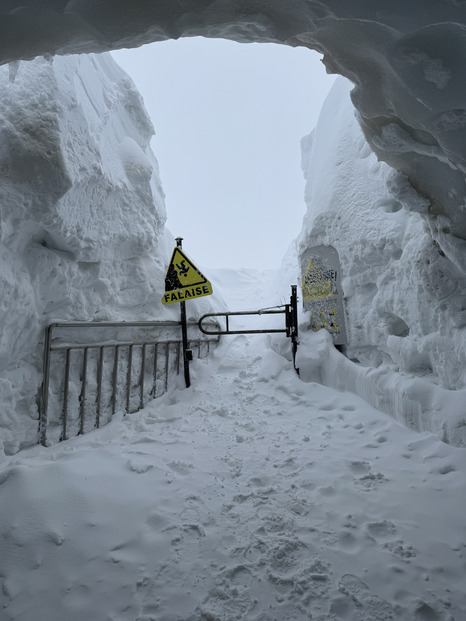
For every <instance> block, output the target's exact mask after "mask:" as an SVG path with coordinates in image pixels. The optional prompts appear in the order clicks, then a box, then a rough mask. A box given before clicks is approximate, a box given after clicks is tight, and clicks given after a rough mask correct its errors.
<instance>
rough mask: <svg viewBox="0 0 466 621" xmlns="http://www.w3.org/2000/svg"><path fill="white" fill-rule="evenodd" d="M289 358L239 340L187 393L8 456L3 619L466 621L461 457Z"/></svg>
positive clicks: (0, 576)
mask: <svg viewBox="0 0 466 621" xmlns="http://www.w3.org/2000/svg"><path fill="white" fill-rule="evenodd" d="M217 276H218V278H217ZM217 276H215V275H214V277H215V278H217V280H218V281H221V282H223V285H224V286H225V296H226V297H227V301H230V302H231V304H232V305H234V306H235V307H236V304H237V303H238V301H239V300H241V299H245V300H246V299H252V298H255V303H257V305H259V306H266V305H268V304H271V303H274V302H275V301H276V285H275V283H274V284H273V289H274V291H273V294H272V295H269V296H268V297H266V296H265V292H266V290H267V286H266V285H268V283H269V279H268V278H267V277H266V275H265V274H264V273H262V274H253V273H251V274H248V273H246V272H245V271H242V272H239V273H234V272H233V273H232V272H228V271H222V272H221V273H220V274H219V275H217ZM269 276H270V275H269ZM318 340H319V335H310V336H309V345H310V346H312V345H315V346H317V345H318ZM280 352H281V353H280ZM288 358H289V343H288V342H287V340H286V339H285V337H281V336H280V337H279V336H277V337H274V338H273V339H271V338H270V337H264V336H257V337H251V338H246V337H244V336H238V337H229V338H228V337H225V338H224V339H223V342H222V344H221V345H220V346H219V347H218V349H217V350H216V351H215V353H214V354H213V355H212V357H211V358H210V360H208V361H200V362H196V363H195V364H193V365H192V376H193V385H192V387H191V388H190V389H189V390H186V389H182V388H181V387H179V388H173V389H172V390H171V392H169V393H168V394H166V395H165V396H163V397H162V398H160V399H158V400H156V401H154V402H153V403H152V404H151V405H150V406H149V407H147V408H146V409H145V410H143V411H141V412H139V413H137V414H133V415H130V416H128V417H126V418H124V419H121V418H120V419H118V420H114V421H113V422H111V423H110V424H109V425H108V426H106V427H105V428H103V429H101V430H99V431H95V432H92V433H90V434H88V435H86V436H82V437H80V438H74V439H72V440H69V441H68V442H66V443H63V444H61V445H56V446H54V447H51V448H49V449H44V448H42V447H33V448H30V449H27V450H25V451H23V452H21V453H18V454H17V455H14V456H12V457H9V458H5V459H4V461H3V463H2V464H1V465H0V501H1V505H2V511H1V513H0V540H1V541H2V553H1V555H0V581H1V595H0V602H1V604H0V618H1V619H2V621H10V620H11V621H13V620H14V621H37V620H38V619H40V620H44V621H45V620H46V621H82V619H92V620H93V621H94V620H95V621H103V620H105V619H118V621H136V620H138V621H149V620H156V621H195V620H196V621H202V620H204V621H207V620H210V621H233V620H238V621H240V620H243V621H254V620H256V621H259V620H260V621H274V620H276V621H284V620H287V621H292V620H296V621H301V620H304V619H313V620H318V621H337V620H346V621H389V620H393V621H394V620H396V621H462V620H463V619H465V618H466V593H465V589H464V575H465V570H466V543H465V542H466V527H465V521H464V498H465V494H466V478H465V469H466V452H465V451H464V450H461V449H458V448H454V447H452V446H448V445H446V444H444V443H442V442H440V441H439V440H438V439H437V438H436V437H434V436H432V435H431V434H429V433H421V434H418V433H415V432H414V431H412V430H409V429H406V428H404V427H402V426H400V425H399V424H397V423H396V422H395V421H394V420H393V419H392V418H390V417H388V416H386V415H385V414H383V413H381V412H379V411H377V410H376V409H374V408H372V407H371V406H369V405H367V404H366V403H365V402H363V401H362V400H361V399H360V398H358V397H356V396H354V395H351V394H348V393H344V392H339V391H337V390H335V389H332V388H325V387H323V386H321V385H319V384H318V383H315V382H314V381H312V376H313V369H312V364H311V363H308V362H306V358H305V357H302V358H301V359H300V364H301V372H302V375H303V377H305V379H306V380H307V381H306V382H303V381H301V380H300V379H298V377H297V376H296V374H295V372H294V371H293V369H292V367H291V363H290V361H289V359H288Z"/></svg>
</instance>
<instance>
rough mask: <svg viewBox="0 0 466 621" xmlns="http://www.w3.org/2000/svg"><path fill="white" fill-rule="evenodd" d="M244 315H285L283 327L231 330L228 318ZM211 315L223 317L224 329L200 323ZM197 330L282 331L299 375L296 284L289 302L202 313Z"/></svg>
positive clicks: (241, 332)
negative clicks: (268, 306)
mask: <svg viewBox="0 0 466 621" xmlns="http://www.w3.org/2000/svg"><path fill="white" fill-rule="evenodd" d="M246 315H285V328H284V329H283V328H278V329H277V328H269V329H256V330H231V329H230V322H229V318H230V317H233V316H246ZM213 317H224V318H225V329H224V330H209V329H207V328H205V327H204V326H203V325H202V324H203V322H204V321H205V320H207V319H210V318H213ZM198 326H199V330H200V331H201V332H203V333H204V334H208V335H217V336H220V335H223V334H271V333H284V334H286V336H287V337H289V338H291V353H292V358H293V368H294V369H295V371H296V373H297V374H298V375H299V369H298V368H296V353H297V351H298V344H299V341H298V294H297V285H291V296H290V303H289V304H282V305H280V306H274V307H273V308H263V309H260V310H257V311H231V312H230V311H226V312H223V313H207V314H206V315H202V317H201V318H200V319H199V322H198Z"/></svg>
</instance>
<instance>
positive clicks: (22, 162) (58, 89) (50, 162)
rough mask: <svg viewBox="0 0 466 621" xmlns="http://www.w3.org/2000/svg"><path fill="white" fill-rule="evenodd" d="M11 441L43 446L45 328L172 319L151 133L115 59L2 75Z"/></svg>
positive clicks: (0, 176) (4, 397)
mask: <svg viewBox="0 0 466 621" xmlns="http://www.w3.org/2000/svg"><path fill="white" fill-rule="evenodd" d="M0 84H1V86H0V88H1V92H2V96H1V98H0V213H1V218H0V241H1V245H0V289H1V292H2V295H1V304H0V325H1V326H2V330H1V332H0V351H1V352H2V356H1V360H0V363H1V364H0V403H1V406H0V438H1V440H2V441H3V443H4V447H5V451H6V452H7V453H12V452H15V451H16V450H18V449H19V448H21V447H22V446H27V445H30V444H32V443H34V442H37V428H38V420H37V419H38V407H37V398H38V394H39V388H40V384H41V381H42V376H41V371H42V343H43V334H44V328H45V326H46V325H47V324H48V323H51V322H53V321H64V320H74V321H88V320H105V319H110V320H120V321H121V320H130V319H133V320H135V319H138V320H142V319H151V320H153V319H161V318H173V319H177V317H175V316H174V315H173V313H174V311H173V309H165V307H163V306H162V304H161V301H160V297H161V293H160V292H161V291H162V290H163V288H164V286H163V279H164V275H165V271H166V261H167V256H168V255H169V253H170V252H171V248H172V247H173V245H174V243H173V238H171V237H170V235H169V234H168V233H167V232H166V230H165V229H164V222H165V218H166V216H165V207H164V195H163V192H162V189H161V184H160V179H159V174H158V166H157V161H156V159H155V157H154V155H153V153H152V152H151V149H150V146H149V142H150V139H151V136H152V134H153V131H154V130H153V127H152V124H151V122H150V120H149V118H148V117H147V114H146V112H145V110H144V107H143V105H142V101H141V98H140V96H139V94H138V92H137V91H136V89H135V87H134V85H133V83H132V82H131V80H130V79H129V78H128V76H127V75H126V74H125V73H124V72H123V71H122V70H121V69H120V68H119V67H118V65H117V64H116V63H115V62H114V61H113V59H112V58H111V56H110V55H109V54H103V55H95V56H94V55H89V56H87V55H81V56H67V57H54V58H50V59H49V60H45V59H44V58H37V59H36V60H34V61H30V62H23V63H21V66H20V67H19V69H18V71H17V72H16V73H15V72H14V71H13V72H11V71H9V70H8V67H7V66H4V67H1V68H0Z"/></svg>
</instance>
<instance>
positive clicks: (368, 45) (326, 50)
mask: <svg viewBox="0 0 466 621" xmlns="http://www.w3.org/2000/svg"><path fill="white" fill-rule="evenodd" d="M189 36H204V37H217V38H226V39H232V40H235V41H238V42H242V43H250V42H273V43H279V44H285V45H290V46H294V47H297V46H304V47H307V48H310V49H314V50H317V51H319V52H320V53H322V54H323V57H324V58H323V61H324V64H325V65H326V68H327V71H329V72H331V73H339V74H341V75H343V76H345V77H347V78H349V79H350V80H351V81H352V82H353V83H354V84H355V88H354V90H353V92H352V100H353V103H354V106H355V108H356V111H357V115H358V118H359V121H360V124H361V127H362V129H363V131H364V133H365V135H366V138H367V140H368V142H369V143H370V144H371V146H372V148H373V149H374V151H375V152H376V153H377V154H378V156H379V157H380V159H382V160H384V161H386V162H387V163H388V164H390V165H391V166H393V167H394V168H395V169H397V170H399V171H401V172H403V173H404V174H406V176H407V177H408V179H409V181H410V182H411V184H412V185H413V186H414V188H415V189H416V190H417V191H418V192H419V193H420V194H421V195H422V196H424V197H425V198H426V199H427V200H426V201H425V203H426V205H427V210H428V211H429V212H430V214H431V215H433V216H434V218H432V220H431V221H432V222H435V223H437V224H438V225H440V226H441V227H442V228H443V229H444V230H445V231H447V230H451V232H452V233H454V234H455V235H457V236H459V237H462V238H464V239H466V218H465V213H466V208H465V205H466V184H465V170H466V88H465V86H464V64H465V63H464V59H465V58H466V2H465V0H411V1H410V2H406V0H391V2H387V1H386V0H371V1H370V2H367V1H363V0H286V1H283V0H282V1H281V0H190V1H189V2H188V1H187V0H136V1H134V2H128V1H127V0H41V2H37V0H6V2H2V3H1V5H0V60H1V62H3V63H5V62H10V61H15V60H20V59H31V58H33V57H35V56H37V55H47V54H51V55H53V54H73V53H89V52H103V51H108V50H112V49H119V48H123V47H137V46H140V45H143V44H145V43H150V42H155V41H162V40H166V39H177V38H179V37H189Z"/></svg>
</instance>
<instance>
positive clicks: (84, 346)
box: [39, 321, 218, 446]
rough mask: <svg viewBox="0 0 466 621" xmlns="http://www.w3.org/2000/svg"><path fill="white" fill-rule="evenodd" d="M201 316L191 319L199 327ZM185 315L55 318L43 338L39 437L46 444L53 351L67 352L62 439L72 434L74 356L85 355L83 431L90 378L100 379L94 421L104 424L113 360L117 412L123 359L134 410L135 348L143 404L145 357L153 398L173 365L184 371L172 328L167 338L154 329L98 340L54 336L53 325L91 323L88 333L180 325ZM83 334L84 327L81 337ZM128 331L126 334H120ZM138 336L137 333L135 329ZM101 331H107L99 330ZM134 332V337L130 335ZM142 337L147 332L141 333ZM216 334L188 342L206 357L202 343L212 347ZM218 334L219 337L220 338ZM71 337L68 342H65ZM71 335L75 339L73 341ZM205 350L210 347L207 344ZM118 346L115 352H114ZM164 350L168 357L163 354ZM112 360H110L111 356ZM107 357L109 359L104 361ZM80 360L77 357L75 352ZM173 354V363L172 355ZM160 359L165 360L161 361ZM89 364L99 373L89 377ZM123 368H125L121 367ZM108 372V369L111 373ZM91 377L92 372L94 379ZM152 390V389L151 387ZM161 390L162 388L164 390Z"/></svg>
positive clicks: (81, 409) (113, 404)
mask: <svg viewBox="0 0 466 621" xmlns="http://www.w3.org/2000/svg"><path fill="white" fill-rule="evenodd" d="M197 325H198V324H197V322H193V321H190V322H188V326H189V327H195V328H197ZM180 327H181V322H180V321H101V322H94V321H70V322H58V321H57V322H54V323H51V324H49V325H48V326H47V327H46V328H45V339H44V355H43V381H42V387H41V394H40V404H39V442H40V443H41V444H42V445H43V446H46V445H47V424H48V407H49V392H50V374H51V364H52V354H53V353H54V352H57V354H60V352H62V355H64V377H62V379H61V381H62V382H63V385H62V388H61V394H62V396H63V399H62V410H61V426H62V432H61V437H60V439H61V440H64V439H67V437H68V436H67V433H68V430H67V425H68V409H69V408H68V405H69V404H68V399H69V397H70V396H71V391H70V390H69V388H70V385H69V382H70V372H71V370H72V368H73V367H72V362H71V357H72V355H73V356H76V355H80V358H79V360H81V362H80V366H79V368H80V377H81V379H80V384H81V392H80V395H79V405H78V406H77V407H78V408H79V432H78V433H79V434H81V433H84V431H85V416H86V402H87V401H89V399H91V396H88V395H87V393H86V391H87V384H88V383H89V381H91V384H92V382H95V386H94V387H95V392H94V398H95V403H94V405H93V407H94V408H95V425H94V427H97V428H98V427H99V426H100V421H101V408H102V404H101V401H102V400H103V391H102V385H103V380H104V366H105V368H106V369H108V365H109V364H111V365H112V371H111V378H110V382H111V386H110V387H109V392H110V394H111V397H110V405H111V414H112V415H113V414H115V411H116V403H117V391H118V377H119V375H121V364H124V363H125V361H126V377H125V378H124V380H123V382H122V383H123V385H124V391H125V392H126V399H125V411H126V413H128V412H129V411H130V402H131V392H132V388H133V389H134V385H133V380H132V367H133V350H134V351H135V352H136V351H137V352H138V358H137V359H138V360H139V362H137V363H136V364H137V365H139V367H138V370H137V374H138V379H137V380H136V381H137V387H138V389H139V400H138V401H139V408H138V409H140V408H142V407H144V376H145V374H146V373H147V371H146V362H148V363H150V364H151V365H152V370H151V371H149V374H150V375H151V376H152V380H151V382H152V390H151V391H150V393H149V394H150V395H151V397H152V398H155V397H156V396H158V394H157V393H158V392H159V388H158V387H159V382H160V383H161V387H162V388H163V391H166V390H167V383H168V376H169V367H170V368H171V365H173V364H175V370H176V371H177V373H179V366H180V347H181V339H180V338H179V337H177V336H176V335H174V334H173V333H172V332H171V331H170V332H169V333H168V334H167V335H166V336H167V337H168V338H159V337H157V336H156V335H154V334H153V332H152V333H151V334H150V335H147V334H139V338H137V337H136V338H134V339H132V340H131V336H130V335H129V334H127V333H125V334H124V340H119V339H118V337H117V336H116V335H115V334H113V335H112V338H103V339H102V338H100V341H99V342H97V341H95V340H92V339H90V338H89V337H88V338H84V339H78V338H75V336H74V335H73V336H71V335H70V334H69V333H68V334H67V333H65V334H64V335H63V336H61V337H59V336H57V337H55V335H54V330H55V329H60V328H63V329H66V330H68V329H70V328H78V329H82V328H83V329H86V332H87V335H88V334H89V333H88V330H89V329H98V328H117V329H118V330H119V331H121V330H125V329H126V328H149V329H150V330H154V329H159V328H180ZM77 336H79V332H78V334H77V335H76V337H77ZM115 336H116V338H115ZM121 336H123V334H122V335H121ZM134 336H136V335H134ZM99 337H102V335H99ZM128 337H129V338H128ZM141 337H142V338H141ZM54 338H55V339H57V338H61V339H62V340H63V341H65V342H59V343H54ZM212 340H214V339H206V338H199V337H198V336H197V337H194V338H190V339H189V343H190V345H191V346H193V345H197V357H198V358H200V357H201V346H202V345H203V344H204V343H205V344H206V348H207V353H208V352H209V349H210V342H211V341H212ZM215 340H218V338H217V339H215ZM66 341H68V342H66ZM69 341H71V342H69ZM79 351H81V352H82V353H81V354H76V353H75V354H73V353H72V352H79ZM120 351H122V352H123V355H122V356H120ZM173 351H174V353H175V355H176V359H175V362H174V363H173V358H172V357H171V356H170V354H171V353H173ZM204 351H205V348H204ZM105 352H107V356H105ZM112 352H113V353H112ZM159 354H161V355H162V356H163V357H164V359H165V362H163V358H162V360H160V355H159ZM109 357H110V358H111V359H112V360H111V361H110V363H109V361H108V358H109ZM104 358H105V359H106V360H105V361H104ZM73 359H74V360H76V358H73ZM170 359H171V365H170V363H169V360H170ZM159 360H160V362H159ZM89 365H92V368H94V367H95V374H96V377H95V378H94V373H92V375H91V377H89V371H90V368H89ZM119 371H120V373H119ZM159 371H160V372H161V373H163V378H162V377H160V375H159ZM106 376H108V372H107V373H106ZM91 378H93V379H92V380H91ZM146 393H147V390H146ZM160 394H161V393H160ZM146 396H147V395H146Z"/></svg>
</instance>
